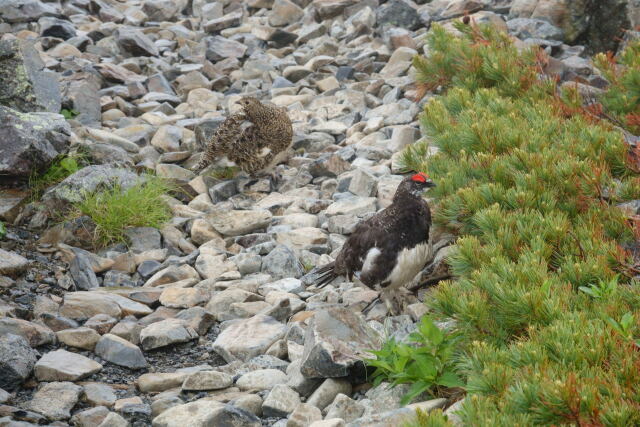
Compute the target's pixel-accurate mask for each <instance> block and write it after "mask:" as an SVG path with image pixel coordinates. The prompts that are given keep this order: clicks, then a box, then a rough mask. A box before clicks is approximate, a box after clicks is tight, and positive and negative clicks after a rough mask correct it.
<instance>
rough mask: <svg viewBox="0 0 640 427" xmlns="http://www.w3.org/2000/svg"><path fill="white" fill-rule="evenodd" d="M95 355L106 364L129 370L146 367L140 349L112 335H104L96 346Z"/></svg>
mask: <svg viewBox="0 0 640 427" xmlns="http://www.w3.org/2000/svg"><path fill="white" fill-rule="evenodd" d="M94 351H95V353H96V354H97V355H98V356H100V357H101V358H103V359H104V360H106V361H107V362H111V363H115V364H116V365H119V366H124V367H126V368H130V369H141V368H146V367H147V361H146V360H145V358H144V356H143V354H142V351H141V350H140V348H139V347H138V346H136V345H134V344H131V343H130V342H129V341H127V340H125V339H123V338H120V337H118V336H116V335H113V334H106V335H103V336H102V337H101V338H100V341H98V344H96V348H95V350H94Z"/></svg>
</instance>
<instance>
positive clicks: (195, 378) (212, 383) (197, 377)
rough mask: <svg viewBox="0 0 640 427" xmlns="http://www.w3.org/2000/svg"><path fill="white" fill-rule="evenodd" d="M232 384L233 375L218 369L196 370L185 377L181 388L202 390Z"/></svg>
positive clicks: (217, 388)
mask: <svg viewBox="0 0 640 427" xmlns="http://www.w3.org/2000/svg"><path fill="white" fill-rule="evenodd" d="M232 384H233V377H231V375H229V374H225V373H224V372H218V371H198V372H194V373H193V374H191V375H189V376H188V377H187V378H185V380H184V382H183V384H182V390H185V391H202V390H219V389H222V388H227V387H230V386H231V385H232Z"/></svg>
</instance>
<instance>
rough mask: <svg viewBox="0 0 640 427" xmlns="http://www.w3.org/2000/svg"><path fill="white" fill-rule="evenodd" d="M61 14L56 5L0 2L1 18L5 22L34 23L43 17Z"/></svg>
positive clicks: (20, 0) (14, 0)
mask: <svg viewBox="0 0 640 427" xmlns="http://www.w3.org/2000/svg"><path fill="white" fill-rule="evenodd" d="M59 14H60V7H59V6H58V5H57V4H55V3H45V2H41V1H38V0H3V1H0V16H2V19H3V21H5V22H11V23H19V22H32V21H37V20H38V19H39V18H41V17H43V16H54V15H59Z"/></svg>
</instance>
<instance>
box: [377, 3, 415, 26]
mask: <svg viewBox="0 0 640 427" xmlns="http://www.w3.org/2000/svg"><path fill="white" fill-rule="evenodd" d="M376 20H377V24H378V25H389V26H393V27H400V28H406V29H408V30H415V29H417V28H418V27H419V26H420V25H421V22H420V15H419V14H418V12H417V11H416V9H414V8H413V7H411V6H409V4H407V3H406V2H404V1H402V0H391V1H388V2H387V3H385V4H383V5H382V6H380V7H379V8H378V9H377V11H376Z"/></svg>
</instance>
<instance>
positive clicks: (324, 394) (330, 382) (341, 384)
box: [307, 378, 351, 409]
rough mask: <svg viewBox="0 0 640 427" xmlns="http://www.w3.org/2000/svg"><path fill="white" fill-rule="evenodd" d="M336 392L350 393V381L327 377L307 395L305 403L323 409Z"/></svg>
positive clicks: (332, 399) (333, 398)
mask: <svg viewBox="0 0 640 427" xmlns="http://www.w3.org/2000/svg"><path fill="white" fill-rule="evenodd" d="M338 394H345V395H349V394H351V383H350V382H349V381H347V380H342V379H335V378H328V379H326V380H324V381H323V383H322V384H321V385H320V387H318V388H317V389H316V391H314V392H313V393H312V394H311V396H309V399H307V404H309V405H313V406H315V407H317V408H319V409H324V408H326V407H327V406H329V404H330V403H331V402H333V401H334V400H335V398H336V396H337V395H338Z"/></svg>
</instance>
